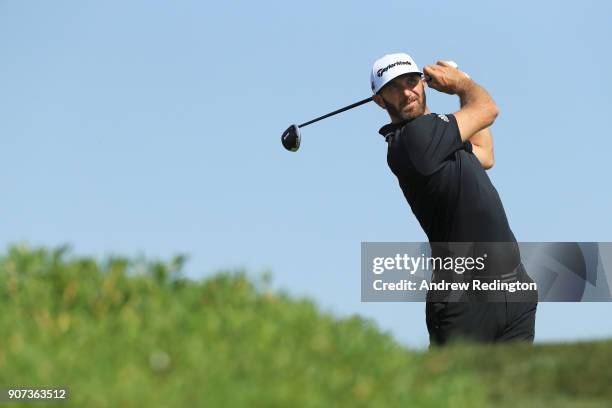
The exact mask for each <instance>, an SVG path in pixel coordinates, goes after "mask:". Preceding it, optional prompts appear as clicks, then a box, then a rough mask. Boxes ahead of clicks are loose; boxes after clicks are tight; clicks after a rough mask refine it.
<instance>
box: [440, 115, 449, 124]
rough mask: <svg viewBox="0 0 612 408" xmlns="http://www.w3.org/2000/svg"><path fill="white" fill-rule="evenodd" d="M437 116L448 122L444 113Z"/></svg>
mask: <svg viewBox="0 0 612 408" xmlns="http://www.w3.org/2000/svg"><path fill="white" fill-rule="evenodd" d="M438 117H439V118H440V119H442V120H443V121H445V122H446V123H448V118H447V117H446V115H438Z"/></svg>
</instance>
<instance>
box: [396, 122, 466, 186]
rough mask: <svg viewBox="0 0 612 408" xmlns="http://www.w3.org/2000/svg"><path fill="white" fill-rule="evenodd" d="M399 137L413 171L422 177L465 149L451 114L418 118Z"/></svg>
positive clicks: (403, 129) (409, 123)
mask: <svg viewBox="0 0 612 408" xmlns="http://www.w3.org/2000/svg"><path fill="white" fill-rule="evenodd" d="M399 137H400V140H401V142H400V143H401V146H402V150H403V151H404V154H406V155H407V156H408V159H409V160H410V162H411V163H412V166H413V167H414V170H416V171H417V172H418V173H420V174H423V175H430V174H433V173H435V172H436V171H438V170H439V169H440V167H441V166H442V165H443V164H444V162H445V161H446V160H447V159H448V158H449V157H450V156H451V155H452V154H453V153H455V152H456V151H457V150H461V149H464V148H466V146H465V144H464V143H463V142H462V141H461V136H460V134H459V127H458V126H457V120H456V119H455V116H454V115H452V114H448V115H439V114H435V113H432V114H428V115H423V116H420V117H418V118H416V119H414V120H412V121H410V122H408V123H406V125H404V126H403V127H402V128H401V130H400V134H399ZM470 147H471V146H470Z"/></svg>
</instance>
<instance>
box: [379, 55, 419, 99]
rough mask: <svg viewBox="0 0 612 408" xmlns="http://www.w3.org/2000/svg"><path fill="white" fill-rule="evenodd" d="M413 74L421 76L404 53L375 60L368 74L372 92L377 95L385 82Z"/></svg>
mask: <svg viewBox="0 0 612 408" xmlns="http://www.w3.org/2000/svg"><path fill="white" fill-rule="evenodd" d="M413 72H414V73H419V74H422V72H421V71H420V70H419V67H418V66H417V65H416V63H415V62H414V60H413V59H412V57H411V56H410V55H408V54H404V53H397V54H389V55H385V56H384V57H382V58H379V59H377V60H376V62H374V65H373V66H372V72H371V73H370V83H371V85H372V92H374V93H378V91H380V89H381V88H382V87H383V86H385V85H386V84H387V82H389V81H391V80H392V79H394V78H397V77H398V76H400V75H404V74H409V73H413Z"/></svg>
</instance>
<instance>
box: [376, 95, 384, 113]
mask: <svg viewBox="0 0 612 408" xmlns="http://www.w3.org/2000/svg"><path fill="white" fill-rule="evenodd" d="M373 99H374V102H376V104H377V105H378V106H380V107H381V108H383V109H384V110H387V107H386V106H385V101H384V99H383V98H382V96H380V95H374V96H373Z"/></svg>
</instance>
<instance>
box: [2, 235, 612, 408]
mask: <svg viewBox="0 0 612 408" xmlns="http://www.w3.org/2000/svg"><path fill="white" fill-rule="evenodd" d="M184 261H185V260H184V258H183V257H176V258H175V259H172V260H171V261H169V262H148V261H144V260H138V259H136V260H129V259H124V258H110V259H107V260H105V261H101V262H99V261H96V260H94V259H91V258H79V257H75V256H72V255H70V254H69V253H68V251H67V250H66V249H65V248H61V249H57V250H44V249H29V248H27V247H25V246H14V247H11V248H9V249H8V250H7V251H6V253H5V254H4V255H3V256H2V257H1V258H0V311H1V313H0V330H1V333H2V336H1V337H0V388H2V387H5V388H7V387H11V386H16V387H47V388H49V387H59V386H66V387H68V388H69V390H70V392H71V395H70V399H69V401H68V403H66V402H64V403H58V404H57V405H59V406H68V405H71V406H86V407H143V406H156V407H171V406H181V407H183V406H206V407H332V406H333V407H336V406H342V407H470V408H472V407H491V406H496V407H513V408H514V407H521V408H522V407H542V406H549V407H610V406H612V387H611V386H610V385H611V384H612V370H611V369H610V367H611V366H612V341H602V342H588V343H576V344H557V345H552V344H551V345H536V346H528V345H521V344H514V345H504V346H477V345H470V344H457V345H455V346H452V347H448V348H444V349H438V350H433V351H427V352H415V351H411V350H408V349H406V348H405V347H403V346H401V345H399V344H398V343H397V342H396V341H395V340H394V339H393V338H392V337H391V336H390V335H388V334H385V333H382V332H381V331H380V330H379V329H378V328H377V327H376V326H375V325H374V324H373V323H372V322H371V321H369V320H366V319H363V318H361V317H358V316H353V317H350V318H346V319H339V318H337V317H335V316H333V315H331V314H328V313H322V312H321V311H320V310H319V309H318V308H317V306H316V305H315V304H314V303H313V302H312V301H310V300H307V299H295V298H292V297H290V296H288V295H286V294H284V293H278V292H272V291H270V290H269V289H268V285H267V280H266V279H264V278H262V279H260V280H259V281H256V282H254V281H253V280H252V279H249V278H247V277H246V276H245V274H244V273H241V272H220V273H219V274H217V275H216V276H214V277H212V278H209V279H206V280H202V281H194V280H187V279H184V278H182V277H181V269H182V267H183V264H184ZM16 405H20V406H23V405H26V404H16ZM30 405H31V406H35V407H40V406H48V405H56V404H49V403H39V402H37V403H31V404H30Z"/></svg>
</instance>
